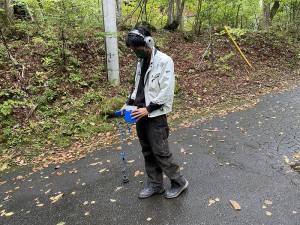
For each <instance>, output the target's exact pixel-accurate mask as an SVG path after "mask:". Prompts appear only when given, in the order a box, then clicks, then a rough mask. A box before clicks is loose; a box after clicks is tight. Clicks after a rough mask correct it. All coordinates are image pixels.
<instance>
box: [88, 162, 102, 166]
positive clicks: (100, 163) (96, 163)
mask: <svg viewBox="0 0 300 225" xmlns="http://www.w3.org/2000/svg"><path fill="white" fill-rule="evenodd" d="M97 165H102V162H95V163H91V164H90V166H97Z"/></svg>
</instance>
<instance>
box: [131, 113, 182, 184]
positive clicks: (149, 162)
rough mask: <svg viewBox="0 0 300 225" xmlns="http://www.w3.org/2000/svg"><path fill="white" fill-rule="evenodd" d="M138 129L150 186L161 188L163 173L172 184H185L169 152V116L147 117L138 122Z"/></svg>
mask: <svg viewBox="0 0 300 225" xmlns="http://www.w3.org/2000/svg"><path fill="white" fill-rule="evenodd" d="M136 128H137V135H138V138H139V141H140V144H141V147H142V153H143V156H144V159H145V170H146V173H147V175H148V185H150V186H153V187H157V186H161V185H162V184H163V172H164V173H165V174H166V175H167V177H168V178H169V179H170V181H171V184H174V185H182V184H184V178H183V176H182V174H181V172H180V169H179V166H178V165H177V164H176V163H175V162H174V159H173V156H172V153H171V152H170V151H169V144H168V136H169V127H168V123H167V116H166V115H162V116H158V117H153V118H150V117H147V116H145V117H143V118H142V119H140V120H138V121H137V123H136Z"/></svg>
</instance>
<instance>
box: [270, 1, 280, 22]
mask: <svg viewBox="0 0 300 225" xmlns="http://www.w3.org/2000/svg"><path fill="white" fill-rule="evenodd" d="M279 6H280V4H279V1H278V0H277V1H275V2H274V4H273V6H272V9H271V12H270V20H271V21H272V20H273V18H274V16H275V15H276V13H277V12H278V9H279Z"/></svg>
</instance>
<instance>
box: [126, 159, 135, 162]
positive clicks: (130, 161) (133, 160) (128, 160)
mask: <svg viewBox="0 0 300 225" xmlns="http://www.w3.org/2000/svg"><path fill="white" fill-rule="evenodd" d="M127 162H128V163H133V162H135V160H134V159H132V160H128V161H127Z"/></svg>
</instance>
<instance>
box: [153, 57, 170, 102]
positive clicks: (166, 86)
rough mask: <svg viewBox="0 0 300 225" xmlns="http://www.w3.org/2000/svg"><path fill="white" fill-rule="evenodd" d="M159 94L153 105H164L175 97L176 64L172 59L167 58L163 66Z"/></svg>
mask: <svg viewBox="0 0 300 225" xmlns="http://www.w3.org/2000/svg"><path fill="white" fill-rule="evenodd" d="M159 89H160V90H159V94H158V95H157V96H156V97H155V98H154V99H153V100H152V103H154V104H158V105H163V104H165V103H166V102H168V101H170V100H171V99H172V98H173V96H174V89H175V75H174V62H173V60H172V58H171V57H167V58H166V60H165V62H164V63H163V64H162V68H161V73H160V76H159Z"/></svg>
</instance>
